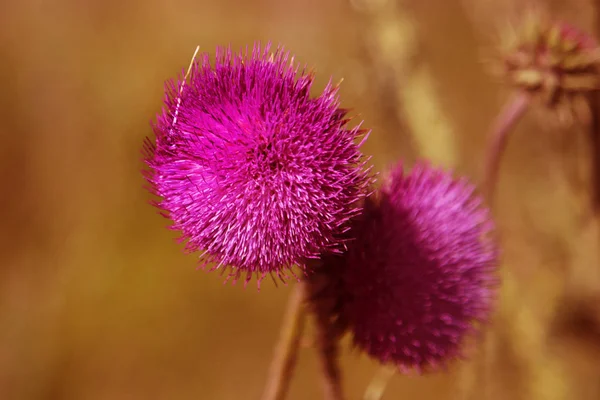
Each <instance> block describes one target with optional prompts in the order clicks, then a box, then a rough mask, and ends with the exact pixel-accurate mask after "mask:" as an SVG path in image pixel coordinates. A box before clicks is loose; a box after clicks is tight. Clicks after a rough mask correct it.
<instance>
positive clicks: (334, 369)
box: [314, 307, 344, 400]
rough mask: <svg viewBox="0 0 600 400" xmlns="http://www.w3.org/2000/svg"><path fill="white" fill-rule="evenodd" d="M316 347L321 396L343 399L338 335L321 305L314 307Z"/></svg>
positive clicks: (326, 399)
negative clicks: (321, 384)
mask: <svg viewBox="0 0 600 400" xmlns="http://www.w3.org/2000/svg"><path fill="white" fill-rule="evenodd" d="M314 311H315V318H316V323H317V324H316V325H317V326H316V329H317V334H316V336H317V337H316V346H317V347H316V348H317V351H318V356H319V362H320V364H321V375H322V379H323V398H324V399H325V400H344V393H343V390H342V374H341V371H340V366H339V346H338V341H339V335H338V333H337V332H336V331H335V329H333V327H332V324H331V321H330V318H329V314H328V313H326V312H324V310H322V309H321V307H316V308H315V310H314Z"/></svg>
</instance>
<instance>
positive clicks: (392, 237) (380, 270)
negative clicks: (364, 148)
mask: <svg viewBox="0 0 600 400" xmlns="http://www.w3.org/2000/svg"><path fill="white" fill-rule="evenodd" d="M474 190H475V188H474V187H473V186H472V185H470V184H469V183H468V182H467V181H465V180H455V179H453V178H452V176H451V175H450V174H449V173H446V172H443V171H441V170H435V169H432V168H430V167H428V166H426V165H418V166H416V167H415V168H414V169H413V170H412V171H411V172H410V173H409V174H405V173H404V171H403V168H402V165H398V166H397V167H396V168H395V169H394V170H393V171H392V173H391V176H390V178H389V180H388V181H387V182H386V184H385V185H384V187H383V188H382V189H381V190H380V191H379V193H378V195H377V197H378V198H377V199H376V200H372V199H368V200H367V204H366V205H365V210H364V214H363V216H362V217H361V218H360V221H359V222H358V224H357V229H356V232H357V236H358V237H357V238H356V241H355V242H354V243H353V244H352V246H351V248H350V249H349V252H348V254H347V262H346V268H345V271H344V273H343V275H342V278H341V280H342V282H343V287H344V289H343V291H342V293H341V295H342V296H344V297H345V298H344V306H343V311H342V313H343V316H344V319H345V320H346V321H345V322H346V323H347V325H348V328H349V330H350V331H351V333H352V335H353V338H354V343H355V345H356V346H357V347H359V348H360V349H362V350H364V351H365V352H367V353H368V354H369V355H371V356H372V357H374V358H376V359H378V360H379V361H381V362H382V363H390V364H395V365H397V366H398V367H400V368H401V369H409V368H414V369H416V370H418V371H421V370H423V369H433V368H434V367H436V366H439V365H443V364H445V363H446V362H447V361H449V360H451V359H453V358H455V357H458V356H460V351H461V344H462V343H463V339H464V338H465V336H466V335H467V334H469V333H471V332H473V331H474V330H475V328H476V326H477V323H478V322H483V321H485V320H486V318H487V317H488V315H489V312H490V309H491V305H492V300H493V298H494V293H495V290H494V286H495V285H496V282H497V278H496V276H495V270H496V263H497V249H496V246H495V244H494V242H493V241H492V239H491V238H490V236H491V235H490V233H491V231H492V228H493V226H492V223H491V221H490V215H489V212H488V210H487V209H485V208H484V207H482V200H481V199H480V198H478V197H477V196H475V195H474Z"/></svg>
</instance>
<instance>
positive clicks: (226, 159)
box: [145, 45, 372, 282]
mask: <svg viewBox="0 0 600 400" xmlns="http://www.w3.org/2000/svg"><path fill="white" fill-rule="evenodd" d="M185 80H186V78H185V77H183V78H182V79H179V80H174V81H170V82H168V83H167V87H166V98H165V106H164V108H163V111H162V113H161V114H159V115H158V117H157V121H156V123H155V124H154V133H155V135H156V140H155V142H154V143H153V142H152V141H150V140H147V141H146V149H145V150H146V151H145V162H146V164H147V165H148V167H149V169H148V170H147V171H146V178H147V180H148V181H149V182H150V184H151V190H152V192H153V193H155V194H156V195H158V196H159V197H160V198H161V199H160V200H159V201H156V202H155V205H156V206H157V207H159V208H160V209H161V210H163V215H164V216H165V217H168V218H170V219H171V220H172V221H173V224H172V226H171V228H172V229H174V230H178V231H180V232H181V240H182V241H186V242H187V243H186V250H187V251H189V252H195V251H200V250H201V251H203V252H204V255H205V257H204V258H203V262H202V263H201V267H205V266H206V265H207V264H208V263H212V264H213V266H212V268H211V270H214V269H222V270H223V271H225V270H227V269H229V268H230V269H229V270H230V274H229V277H233V278H234V281H235V280H237V279H238V278H239V277H240V275H241V274H245V280H246V282H248V281H249V280H250V279H251V277H252V276H253V275H256V276H258V278H259V282H260V280H262V278H264V276H265V275H267V274H271V275H272V276H273V275H275V276H277V277H279V278H280V279H284V278H285V276H286V272H288V271H290V268H291V267H292V266H293V265H295V264H298V265H299V266H300V267H302V268H303V269H304V268H305V264H306V262H307V260H309V259H316V258H318V257H319V256H320V255H321V254H322V253H328V252H331V253H335V252H340V251H341V250H343V249H344V242H343V240H342V236H343V233H344V232H346V231H347V229H348V224H349V220H350V219H351V218H352V217H354V216H355V215H356V214H358V213H359V212H360V210H361V207H362V206H361V203H362V202H361V200H362V199H363V198H364V197H365V196H366V189H367V188H368V186H369V184H370V183H371V181H372V178H371V177H370V174H369V170H368V169H367V168H365V164H366V159H365V158H364V157H363V155H362V154H361V152H360V151H359V148H360V146H361V145H362V142H363V141H364V139H366V135H365V131H363V130H361V129H359V128H358V127H356V128H350V127H348V126H347V123H348V121H349V119H347V117H346V110H343V109H340V108H339V100H338V94H337V91H338V88H337V87H336V86H332V85H331V84H329V85H327V87H326V88H325V89H324V91H323V93H322V94H321V95H320V96H318V97H314V98H313V97H311V96H310V93H309V92H310V89H311V86H312V84H313V80H314V78H313V75H312V74H307V73H305V71H304V70H302V71H301V73H300V74H298V66H297V65H296V64H295V63H294V59H293V58H291V59H290V58H289V55H288V53H286V52H284V51H283V49H281V48H279V49H277V50H276V51H275V52H274V53H271V52H270V51H269V46H268V45H267V46H266V47H265V48H261V47H260V46H258V45H256V46H255V47H254V49H253V51H252V52H251V53H249V52H248V50H246V51H245V52H240V53H239V54H234V53H232V52H231V50H230V49H222V48H219V49H217V55H216V60H215V64H214V66H212V65H211V63H210V58H209V55H208V54H202V55H201V56H200V57H199V59H198V60H196V61H194V62H193V64H192V67H191V70H190V76H189V80H188V81H187V82H185ZM184 83H185V86H184ZM360 138H362V139H363V140H362V141H361V142H360V143H356V141H357V139H360ZM228 279H229V278H228Z"/></svg>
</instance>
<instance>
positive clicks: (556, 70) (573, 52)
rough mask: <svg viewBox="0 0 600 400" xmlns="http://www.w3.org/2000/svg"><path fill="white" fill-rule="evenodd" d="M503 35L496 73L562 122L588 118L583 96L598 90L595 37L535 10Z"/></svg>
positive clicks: (599, 62)
mask: <svg viewBox="0 0 600 400" xmlns="http://www.w3.org/2000/svg"><path fill="white" fill-rule="evenodd" d="M503 39H504V42H505V43H504V48H505V51H504V54H503V57H502V63H501V66H500V72H501V74H502V75H503V76H504V77H505V79H506V80H508V81H509V82H510V83H511V84H512V85H514V86H515V87H517V88H519V89H522V90H525V91H527V92H529V93H531V94H532V95H535V96H536V97H538V98H540V99H541V101H542V102H543V103H544V104H545V105H546V106H548V107H550V108H551V109H554V110H556V111H557V112H558V115H559V118H560V119H561V120H563V121H572V120H573V119H574V118H577V119H578V120H581V121H584V122H586V121H588V120H589V117H590V110H589V105H588V102H587V99H586V95H587V93H589V92H590V91H594V90H598V89H600V76H599V72H600V69H599V67H600V49H599V48H598V45H597V43H596V41H595V40H594V38H592V37H591V36H589V35H587V34H585V33H583V32H581V31H579V30H578V29H577V28H576V27H574V26H571V25H569V24H566V23H564V22H560V21H551V20H550V19H549V18H547V17H546V16H545V15H544V13H543V12H541V11H540V10H537V9H533V10H530V11H529V12H528V13H527V14H526V17H525V18H524V20H523V23H522V24H521V25H520V26H519V27H518V28H517V29H514V28H511V29H509V30H506V32H504V37H503Z"/></svg>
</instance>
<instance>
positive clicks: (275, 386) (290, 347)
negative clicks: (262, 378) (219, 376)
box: [262, 282, 306, 400]
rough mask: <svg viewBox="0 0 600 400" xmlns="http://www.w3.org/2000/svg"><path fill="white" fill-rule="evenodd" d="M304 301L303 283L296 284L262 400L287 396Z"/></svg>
mask: <svg viewBox="0 0 600 400" xmlns="http://www.w3.org/2000/svg"><path fill="white" fill-rule="evenodd" d="M304 299H305V283H304V282H298V283H297V284H296V287H295V288H294V290H293V292H292V294H291V295H290V299H289V301H288V306H287V309H286V312H285V316H284V321H283V324H282V326H281V333H280V336H279V342H278V343H277V346H276V347H275V354H274V355H273V360H272V361H271V367H270V370H269V375H268V378H267V384H266V386H265V391H264V393H263V396H262V400H283V399H284V398H285V396H286V394H287V391H288V388H289V386H290V381H291V378H292V373H293V371H294V367H295V366H296V359H297V357H298V349H299V347H300V342H301V339H302V331H303V330H304V322H305V320H306V311H305V309H304Z"/></svg>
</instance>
